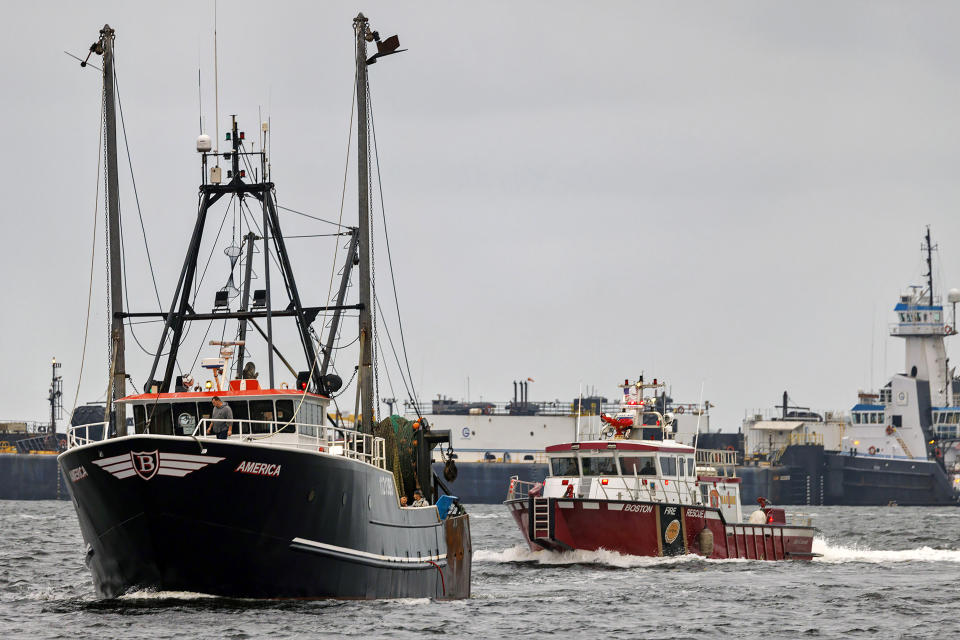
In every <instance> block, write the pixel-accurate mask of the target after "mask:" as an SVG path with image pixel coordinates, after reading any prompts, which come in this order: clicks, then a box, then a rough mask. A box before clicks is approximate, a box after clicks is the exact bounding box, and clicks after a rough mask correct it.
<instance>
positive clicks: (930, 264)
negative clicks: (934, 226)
mask: <svg viewBox="0 0 960 640" xmlns="http://www.w3.org/2000/svg"><path fill="white" fill-rule="evenodd" d="M926 240H927V246H925V247H923V249H924V250H925V251H926V252H927V290H928V292H929V293H930V306H931V307H932V306H933V250H934V249H935V247H934V246H933V245H932V244H931V242H930V225H927V238H926Z"/></svg>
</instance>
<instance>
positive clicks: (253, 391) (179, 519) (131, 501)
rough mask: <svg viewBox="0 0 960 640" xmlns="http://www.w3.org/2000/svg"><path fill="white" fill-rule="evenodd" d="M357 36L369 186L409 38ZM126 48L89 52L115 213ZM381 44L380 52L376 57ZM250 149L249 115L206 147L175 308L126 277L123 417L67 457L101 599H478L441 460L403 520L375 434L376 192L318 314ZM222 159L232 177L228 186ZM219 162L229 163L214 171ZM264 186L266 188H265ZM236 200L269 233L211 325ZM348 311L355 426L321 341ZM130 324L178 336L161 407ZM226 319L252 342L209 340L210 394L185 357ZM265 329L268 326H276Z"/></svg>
mask: <svg viewBox="0 0 960 640" xmlns="http://www.w3.org/2000/svg"><path fill="white" fill-rule="evenodd" d="M353 26H354V31H355V36H356V63H357V69H356V73H357V75H356V80H357V85H356V86H357V107H358V112H359V113H360V114H361V115H362V117H359V118H358V123H359V124H358V142H359V156H360V159H359V164H360V171H359V177H360V182H359V184H360V185H367V184H369V181H368V175H367V167H368V166H369V165H368V161H369V158H368V156H367V153H368V150H367V139H366V135H367V124H368V110H367V106H366V105H367V102H366V101H367V92H368V90H369V89H368V84H367V65H369V64H372V63H373V62H374V61H376V60H377V59H379V58H381V57H383V56H386V55H389V54H391V53H395V52H396V50H397V48H398V46H399V41H398V40H397V38H396V36H393V37H391V38H388V39H386V40H383V41H381V40H380V37H379V34H378V33H377V32H376V31H372V30H371V29H370V27H369V23H368V20H367V18H365V17H364V16H363V14H360V15H358V16H357V18H356V19H355V20H354V22H353ZM113 41H114V31H113V30H112V29H111V28H110V27H109V26H105V27H104V28H103V29H102V30H101V32H100V39H99V40H98V41H97V42H96V43H94V45H93V46H91V52H92V53H96V54H102V55H103V57H104V66H103V73H104V90H105V106H106V113H105V119H106V124H107V127H106V135H107V145H106V147H107V149H108V151H107V155H108V160H109V161H110V162H108V184H109V185H110V189H109V195H110V198H109V200H110V203H111V205H113V204H114V203H115V201H116V197H115V195H116V163H115V153H111V152H110V150H111V147H112V148H113V149H115V140H112V139H111V135H112V131H113V113H112V109H113V93H112V91H113V87H114V83H113V78H112V69H113ZM368 41H369V42H374V41H375V42H376V43H377V49H378V51H377V54H375V55H374V56H373V57H371V58H367V52H366V45H367V42H368ZM88 57H89V56H88ZM263 131H264V133H266V132H267V127H266V125H264V126H263ZM244 138H245V136H244V133H243V132H242V131H241V130H240V129H239V127H238V125H237V122H236V118H234V119H233V122H232V125H231V129H230V131H228V132H227V133H226V140H228V141H230V145H229V147H230V148H229V150H228V151H226V152H220V151H218V150H213V149H212V148H211V147H212V145H211V140H210V138H209V137H208V136H205V135H201V136H200V138H199V139H198V141H197V150H198V152H199V153H200V155H201V158H202V163H203V176H204V181H203V184H202V185H201V186H200V196H199V197H200V206H199V211H198V215H197V220H196V224H195V227H194V230H193V236H192V240H191V242H190V245H189V249H188V251H187V256H186V259H185V261H184V265H183V269H182V271H181V275H180V280H179V282H178V285H177V288H176V293H175V295H174V300H173V303H172V305H171V306H170V310H169V312H167V313H129V312H124V311H123V309H122V301H123V298H122V297H121V295H120V287H119V283H120V277H121V275H122V274H121V272H120V271H119V270H118V271H116V272H114V271H113V270H111V292H112V294H113V297H112V302H113V304H112V306H113V313H112V314H111V318H112V321H113V332H112V336H113V340H112V343H113V348H112V350H111V351H112V353H111V376H112V380H113V385H112V392H111V393H110V394H108V403H111V404H112V406H110V407H108V410H109V411H110V415H111V420H110V421H107V422H101V423H96V424H92V425H84V426H79V427H72V428H71V429H70V430H69V432H68V447H69V448H68V450H67V451H66V452H65V453H63V454H61V455H60V456H59V459H58V460H59V465H60V469H61V471H62V473H63V474H64V476H65V477H66V478H67V485H68V487H69V491H70V495H71V497H72V500H73V503H74V506H75V507H76V511H77V515H78V518H79V520H80V528H81V531H82V533H83V538H84V540H85V542H86V544H87V554H86V562H87V565H88V567H89V568H90V570H91V572H92V574H93V581H94V585H95V588H96V592H97V594H98V595H99V596H100V597H104V598H113V597H116V596H119V595H121V594H123V593H125V592H128V591H130V590H134V589H155V590H160V591H188V592H198V593H205V594H212V595H218V596H227V597H252V598H365V599H373V598H411V597H429V598H446V599H451V598H466V597H469V595H470V571H471V554H472V551H471V539H470V522H469V517H468V516H467V515H466V514H465V513H464V510H463V508H462V507H461V506H460V505H459V503H458V502H457V500H456V498H452V497H450V496H442V497H440V498H439V499H437V500H436V501H435V502H434V497H435V496H434V495H433V494H434V484H435V483H434V482H432V479H431V478H430V477H429V476H427V474H428V473H430V471H429V469H430V466H429V457H427V458H426V460H427V462H426V464H420V465H417V467H416V468H417V473H418V481H417V484H418V486H419V487H420V488H422V490H423V491H424V493H425V494H426V499H427V501H429V502H430V504H428V506H413V507H405V506H401V501H400V496H399V492H398V490H397V483H396V481H395V476H394V474H393V473H392V471H391V464H395V461H396V459H397V458H398V457H399V456H402V455H403V454H402V453H400V452H399V451H397V450H396V448H395V447H394V448H393V449H390V448H388V447H387V446H386V444H385V440H384V439H383V438H379V437H376V436H375V435H374V428H375V425H374V416H375V412H374V397H373V366H372V362H373V355H372V353H371V343H373V342H374V340H375V337H374V334H373V327H372V310H373V305H372V299H371V298H372V296H371V288H372V287H371V284H370V283H371V280H370V271H371V270H370V242H369V238H370V228H369V223H370V219H371V216H370V214H369V209H368V207H369V192H368V190H367V189H364V188H361V189H360V217H359V227H358V228H350V229H349V234H350V235H351V242H350V249H349V251H348V255H347V256H346V264H345V266H344V275H343V282H342V284H341V289H340V292H339V295H338V297H337V302H336V304H335V305H330V306H325V307H307V306H304V305H303V304H302V303H301V298H300V294H299V291H298V289H297V284H296V280H295V279H294V274H293V271H292V269H291V266H290V260H289V257H288V253H287V250H286V246H285V243H284V236H283V233H282V231H281V229H280V223H279V216H278V212H277V205H276V200H275V196H274V185H273V183H272V182H270V181H269V163H268V162H267V158H266V154H265V153H264V150H265V149H266V148H267V147H266V145H264V144H262V143H261V144H260V145H259V147H258V149H257V150H256V151H251V150H250V149H249V148H248V146H247V145H245V144H244ZM221 160H224V161H226V162H227V163H228V164H227V166H228V167H229V170H228V171H226V172H225V173H226V178H227V180H226V181H225V182H224V181H223V180H222V172H221V168H220V166H219V163H220V161H221ZM208 162H210V163H211V164H212V163H215V164H216V166H209V167H208ZM253 168H256V169H257V170H256V171H254V170H252V169H253ZM208 169H209V171H208ZM251 174H252V175H251ZM258 174H259V176H260V177H261V178H262V181H257V179H256V176H257V175H258ZM250 178H253V179H252V180H249V179H250ZM248 180H249V181H248ZM223 196H229V198H228V199H234V198H235V199H238V200H239V201H241V203H243V204H246V203H247V202H248V201H249V202H251V203H253V204H254V207H255V208H256V209H258V210H259V211H258V213H261V212H262V226H259V225H256V226H259V231H260V234H254V233H253V232H252V231H251V233H250V234H248V235H247V236H246V237H245V240H244V242H245V243H246V247H245V248H246V264H245V267H246V269H245V272H246V276H245V279H244V282H243V295H242V298H241V300H242V302H241V303H240V309H239V311H233V310H231V309H230V304H229V298H230V288H233V289H234V290H236V288H235V287H230V286H229V285H232V284H233V281H232V276H231V280H230V281H229V283H228V287H225V288H224V289H223V290H221V291H219V292H217V294H216V299H215V301H214V305H215V308H214V310H213V312H211V313H203V312H201V311H200V310H195V309H194V305H195V304H196V302H195V297H194V298H191V296H193V295H194V289H195V283H194V276H195V274H196V272H197V264H198V253H199V248H200V240H201V237H202V235H203V231H204V226H205V222H206V219H207V214H208V210H209V209H210V207H212V206H213V205H214V203H215V202H217V201H218V200H220V199H221V198H222V197H223ZM248 208H251V209H252V208H253V207H248ZM109 213H110V216H109V217H110V223H111V229H110V230H111V235H112V234H113V232H114V231H116V230H117V229H116V228H115V226H114V225H115V222H116V219H117V211H116V209H115V208H114V207H113V206H111V210H110V212H109ZM251 215H252V214H251ZM258 235H260V236H262V237H258ZM259 241H262V242H259ZM255 243H259V251H260V252H261V253H262V257H263V264H262V269H263V271H262V272H261V273H262V274H263V276H265V280H266V289H264V290H260V291H256V292H254V295H253V304H252V305H251V304H250V302H251V301H250V295H249V294H250V279H251V276H250V273H251V264H252V260H253V253H254V244H255ZM228 249H235V250H232V251H228V252H227V255H228V256H229V257H231V259H233V258H237V257H239V256H240V255H242V254H241V251H239V247H228ZM110 250H111V254H113V252H114V251H115V250H117V251H118V250H119V249H118V246H117V245H116V244H114V243H111V246H110ZM111 257H113V256H112V255H111ZM271 262H272V263H273V264H274V265H277V266H278V267H279V270H280V272H281V275H282V278H283V284H284V287H285V292H286V294H287V296H286V297H287V298H288V300H289V304H286V306H285V307H279V308H274V307H273V306H272V304H271V289H270V269H271ZM353 264H357V265H358V268H359V280H360V287H359V289H360V295H359V298H360V300H359V303H358V304H355V305H347V304H345V302H344V295H345V292H346V288H347V285H348V284H349V274H350V269H351V266H352V265H353ZM231 266H232V265H231ZM346 309H352V310H355V311H357V312H359V318H360V323H359V324H360V338H359V343H360V349H359V350H360V361H359V365H358V367H357V373H356V375H357V376H358V378H359V380H358V387H359V393H358V403H359V406H360V408H361V411H360V412H359V415H358V417H357V419H356V420H355V421H354V422H353V423H352V424H351V425H349V426H348V425H346V424H345V423H344V422H342V421H340V420H339V415H338V414H334V415H331V414H330V413H328V407H329V405H330V403H331V396H332V395H333V394H334V392H336V391H337V390H338V389H339V388H340V387H341V386H342V382H341V380H340V378H339V377H338V376H336V375H335V374H332V373H329V374H328V373H327V366H328V364H329V362H330V353H331V349H330V348H329V347H326V348H322V347H321V350H318V349H317V346H318V342H319V340H317V339H316V338H315V336H314V334H313V333H312V332H311V329H310V324H311V323H312V322H313V321H314V319H316V317H317V314H318V313H319V312H321V311H322V312H327V311H332V312H333V316H332V320H331V319H330V318H329V317H325V319H326V320H331V325H332V326H331V328H330V341H329V342H328V343H327V344H330V342H332V341H333V337H334V335H335V334H336V332H337V326H338V323H339V320H340V315H341V312H342V311H344V310H346ZM131 317H140V318H144V317H158V318H160V319H162V320H163V321H164V327H163V331H162V335H161V338H160V342H159V346H158V348H157V351H156V354H155V357H154V360H153V366H152V368H151V371H150V374H149V377H148V378H147V381H148V382H147V384H146V385H145V393H139V394H135V395H129V396H128V395H126V394H125V387H124V385H125V379H126V374H125V371H124V368H125V367H124V358H123V351H122V345H123V328H124V324H123V321H124V320H125V319H127V318H131ZM278 318H288V319H293V320H294V321H295V323H296V326H297V329H298V331H299V337H300V342H301V344H302V347H303V351H304V357H305V360H306V366H307V370H305V371H301V372H295V371H293V370H292V369H291V371H292V373H295V374H296V376H297V381H296V387H295V388H285V387H286V385H279V387H278V385H276V384H275V374H274V368H273V360H274V356H275V354H276V355H277V357H278V358H279V359H280V360H282V361H283V363H284V364H285V365H286V366H287V367H288V368H290V366H291V365H290V364H289V361H288V360H287V359H285V358H284V357H283V356H280V355H279V354H278V353H277V349H276V346H275V344H274V340H273V322H274V321H275V320H276V319H278ZM213 319H216V320H235V321H238V324H239V327H238V333H237V334H236V335H239V339H238V340H233V341H224V340H219V341H212V342H211V345H213V346H215V347H219V353H218V354H217V355H216V356H214V357H210V358H206V359H204V360H203V361H202V366H203V367H204V369H206V370H207V371H208V372H209V374H208V375H210V376H211V377H212V380H206V381H205V382H204V383H203V384H201V381H200V380H199V379H197V380H195V379H194V378H193V377H192V376H191V375H190V373H189V372H184V371H183V370H181V369H177V367H178V366H179V364H178V360H177V354H178V349H179V348H180V345H181V342H182V341H183V331H184V326H185V324H186V323H188V322H192V321H197V320H200V321H203V320H207V321H210V320H213ZM258 319H265V323H264V327H263V329H261V328H260V325H259V324H257V322H256V321H257V320H258ZM249 324H253V326H254V328H257V329H258V332H261V335H262V336H263V338H264V342H265V348H264V352H265V353H266V354H267V360H268V364H269V369H268V376H267V384H265V385H261V383H260V381H259V380H258V377H259V374H258V372H257V371H256V366H255V365H254V364H253V363H252V362H249V361H248V362H247V364H246V365H244V359H245V356H248V355H249V348H248V347H249V343H250V341H249V340H248V339H247V333H246V330H247V327H248V325H249ZM321 326H322V325H321ZM164 358H166V361H165V362H163V359H164ZM231 360H233V361H234V362H233V363H231ZM180 362H181V363H182V362H183V360H180ZM161 365H163V366H161ZM177 371H179V372H180V374H179V375H176V376H175V375H174V374H175V372H177ZM171 387H172V388H171ZM215 407H216V408H215ZM228 408H229V411H228V410H227V409H228ZM128 412H130V413H132V414H133V423H134V429H133V432H132V433H129V432H127V429H126V427H125V424H126V421H125V415H126V414H127V413H128ZM231 414H232V415H231ZM427 429H428V427H427V425H423V426H422V427H421V428H420V430H419V432H418V437H417V440H416V442H415V447H417V448H419V449H420V451H419V455H420V456H421V457H423V456H424V455H427V456H428V455H429V448H431V447H432V446H435V444H436V443H439V442H443V441H444V439H445V438H444V434H443V433H438V432H433V433H424V432H425V431H427ZM424 452H426V453H424ZM388 459H389V460H390V463H388Z"/></svg>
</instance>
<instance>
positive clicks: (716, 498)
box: [710, 489, 720, 509]
mask: <svg viewBox="0 0 960 640" xmlns="http://www.w3.org/2000/svg"><path fill="white" fill-rule="evenodd" d="M710 506H711V507H713V508H714V509H716V508H718V507H719V506H720V493H719V492H718V491H717V490H716V489H711V490H710Z"/></svg>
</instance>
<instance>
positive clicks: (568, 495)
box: [564, 484, 573, 498]
mask: <svg viewBox="0 0 960 640" xmlns="http://www.w3.org/2000/svg"><path fill="white" fill-rule="evenodd" d="M564 497H565V498H572V497H573V485H572V484H568V485H567V491H566V494H565V495H564Z"/></svg>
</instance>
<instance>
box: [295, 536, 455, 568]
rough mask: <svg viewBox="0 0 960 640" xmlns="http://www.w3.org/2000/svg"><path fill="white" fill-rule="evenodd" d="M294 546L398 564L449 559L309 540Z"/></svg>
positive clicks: (440, 556)
mask: <svg viewBox="0 0 960 640" xmlns="http://www.w3.org/2000/svg"><path fill="white" fill-rule="evenodd" d="M292 542H293V543H294V544H298V545H302V546H305V547H311V548H314V549H321V550H324V551H331V552H333V553H335V554H337V555H342V556H351V557H354V558H358V559H359V558H362V559H365V560H375V561H377V562H390V563H397V564H423V563H425V562H439V561H443V560H446V559H447V554H445V553H444V554H442V555H438V556H420V557H419V558H404V557H402V556H384V555H381V554H379V553H370V552H369V551H360V550H358V549H350V548H348V547H338V546H337V545H334V544H327V543H325V542H316V541H314V540H307V539H306V538H294V539H293V541H292Z"/></svg>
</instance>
